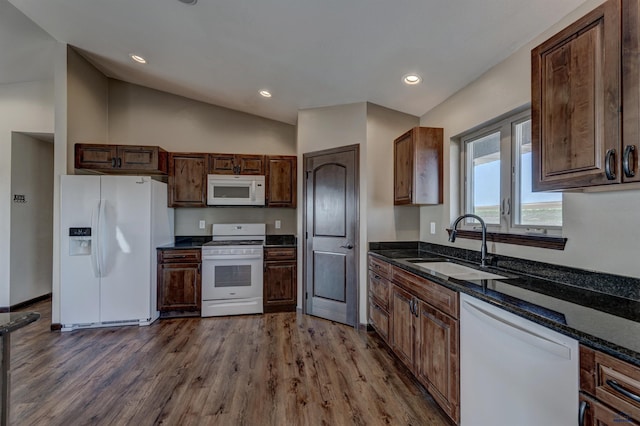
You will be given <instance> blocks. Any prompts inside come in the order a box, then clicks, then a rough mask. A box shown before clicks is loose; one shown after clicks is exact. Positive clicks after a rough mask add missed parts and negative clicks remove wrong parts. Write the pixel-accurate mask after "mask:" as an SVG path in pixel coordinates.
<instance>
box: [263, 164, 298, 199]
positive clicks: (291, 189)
mask: <svg viewBox="0 0 640 426" xmlns="http://www.w3.org/2000/svg"><path fill="white" fill-rule="evenodd" d="M297 162H298V159H297V157H294V156H276V155H269V156H267V157H266V181H267V196H266V198H267V199H266V205H267V207H291V208H295V207H296V196H297V184H296V182H297V175H296V170H297Z"/></svg>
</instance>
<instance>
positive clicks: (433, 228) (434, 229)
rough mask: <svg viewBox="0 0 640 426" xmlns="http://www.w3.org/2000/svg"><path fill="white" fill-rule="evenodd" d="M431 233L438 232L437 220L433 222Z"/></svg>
mask: <svg viewBox="0 0 640 426" xmlns="http://www.w3.org/2000/svg"><path fill="white" fill-rule="evenodd" d="M430 225H431V234H432V235H433V234H435V233H436V223H435V222H431V223H430Z"/></svg>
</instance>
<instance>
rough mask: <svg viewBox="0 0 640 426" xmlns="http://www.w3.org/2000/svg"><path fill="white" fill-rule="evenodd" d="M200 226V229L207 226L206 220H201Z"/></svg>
mask: <svg viewBox="0 0 640 426" xmlns="http://www.w3.org/2000/svg"><path fill="white" fill-rule="evenodd" d="M198 226H199V228H200V229H204V227H205V222H204V220H201V221H200V223H199V224H198Z"/></svg>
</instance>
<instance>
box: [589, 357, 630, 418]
mask: <svg viewBox="0 0 640 426" xmlns="http://www.w3.org/2000/svg"><path fill="white" fill-rule="evenodd" d="M580 392H581V394H580V408H581V412H584V421H583V423H582V424H583V425H585V426H596V425H614V424H621V423H623V424H631V425H637V424H639V423H640V368H638V367H636V366H634V365H631V364H629V363H627V362H625V361H622V360H619V359H617V358H614V357H612V356H610V355H607V354H605V353H602V352H600V351H596V350H593V349H591V348H587V347H586V346H580Z"/></svg>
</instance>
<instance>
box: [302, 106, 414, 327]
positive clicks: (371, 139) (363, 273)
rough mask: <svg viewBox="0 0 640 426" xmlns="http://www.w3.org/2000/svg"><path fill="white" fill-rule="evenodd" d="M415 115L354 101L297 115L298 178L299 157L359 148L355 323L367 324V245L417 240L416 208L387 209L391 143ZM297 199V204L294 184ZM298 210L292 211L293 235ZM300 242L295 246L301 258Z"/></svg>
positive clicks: (389, 203) (411, 123) (390, 187)
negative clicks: (326, 151)
mask: <svg viewBox="0 0 640 426" xmlns="http://www.w3.org/2000/svg"><path fill="white" fill-rule="evenodd" d="M418 122H419V119H418V117H414V116H411V115H407V114H403V113H400V112H398V111H394V110H390V109H387V108H383V107H380V106H378V105H374V104H370V103H365V102H362V103H355V104H349V105H339V106H332V107H323V108H312V109H306V110H301V111H299V112H298V162H299V163H298V179H299V180H300V182H304V180H303V177H302V176H303V171H304V164H303V162H302V155H303V154H307V153H311V152H315V151H321V150H324V149H330V148H336V147H341V146H347V145H355V144H359V145H360V159H359V161H360V176H359V180H360V182H359V186H360V194H359V197H360V206H359V207H360V217H359V221H360V238H359V252H358V264H359V268H358V271H359V283H358V286H359V293H358V294H359V296H358V297H359V302H358V304H359V307H358V321H359V322H360V323H362V324H365V323H367V281H366V277H367V251H368V242H369V241H382V240H384V241H394V240H398V239H408V240H417V239H418V236H419V226H420V221H419V209H417V208H411V207H409V208H402V207H394V206H393V140H394V139H395V138H396V137H398V136H400V135H401V134H402V133H404V132H405V131H407V130H409V129H410V128H412V127H414V126H417V125H418ZM298 191H299V193H298V199H299V200H303V198H302V194H303V187H302V185H299V188H298ZM302 230H303V209H299V212H298V235H302ZM303 250H304V241H302V240H301V241H300V242H299V247H298V251H299V252H298V258H299V259H302V258H303V256H302V253H303ZM302 269H303V268H299V271H298V295H299V296H298V307H299V308H301V303H302V300H303V299H302V295H303V294H304V290H303V288H302V287H303V281H304V280H303V276H302V273H303V270H302Z"/></svg>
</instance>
